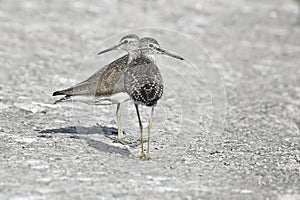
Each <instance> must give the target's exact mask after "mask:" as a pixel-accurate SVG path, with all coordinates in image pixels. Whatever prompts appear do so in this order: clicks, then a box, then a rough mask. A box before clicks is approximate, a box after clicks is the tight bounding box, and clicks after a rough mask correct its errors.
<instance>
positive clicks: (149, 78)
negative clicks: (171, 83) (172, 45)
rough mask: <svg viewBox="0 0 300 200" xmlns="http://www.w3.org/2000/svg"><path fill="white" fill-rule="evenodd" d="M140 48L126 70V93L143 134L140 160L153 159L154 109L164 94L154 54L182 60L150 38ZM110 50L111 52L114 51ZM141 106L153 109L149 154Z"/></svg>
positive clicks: (133, 54)
mask: <svg viewBox="0 0 300 200" xmlns="http://www.w3.org/2000/svg"><path fill="white" fill-rule="evenodd" d="M139 43H140V48H139V49H135V50H132V51H130V52H129V63H128V66H127V67H126V68H125V73H124V85H125V89H126V92H127V93H128V95H129V96H130V98H131V99H132V101H133V102H134V105H135V108H136V112H137V116H138V121H139V126H140V133H141V149H142V150H141V156H140V158H141V159H143V158H146V159H151V157H150V132H151V128H152V118H153V112H154V107H155V106H156V105H157V102H158V100H159V99H160V98H161V97H162V94H163V79H162V76H161V74H160V71H159V69H158V67H157V65H156V64H155V58H154V54H164V55H168V56H171V57H174V58H177V59H180V60H183V58H182V57H180V56H177V55H175V54H173V53H170V52H168V51H166V50H163V49H161V48H160V46H159V44H158V42H157V41H156V40H155V39H153V38H149V37H145V38H142V39H140V41H139ZM112 49H113V47H112V48H110V50H112ZM139 105H145V106H149V107H151V114H150V119H149V125H148V140H147V144H148V145H147V154H145V152H144V145H143V141H144V139H143V124H142V120H141V117H140V113H139V108H138V106H139Z"/></svg>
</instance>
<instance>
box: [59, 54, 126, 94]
mask: <svg viewBox="0 0 300 200" xmlns="http://www.w3.org/2000/svg"><path fill="white" fill-rule="evenodd" d="M127 63H128V55H125V56H123V57H121V58H118V59H117V60H115V61H113V62H112V63H110V64H108V65H106V66H104V67H103V68H101V69H100V70H98V71H97V72H96V73H94V74H93V75H92V76H91V77H89V78H88V79H87V80H85V81H83V82H81V83H78V84H76V85H74V86H72V87H70V88H68V89H65V90H60V91H56V92H54V93H53V96H56V95H66V96H76V95H91V96H96V97H99V96H109V95H112V94H116V93H119V92H125V91H126V90H125V87H124V71H125V68H126V66H127Z"/></svg>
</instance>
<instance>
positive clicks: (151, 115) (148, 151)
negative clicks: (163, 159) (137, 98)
mask: <svg viewBox="0 0 300 200" xmlns="http://www.w3.org/2000/svg"><path fill="white" fill-rule="evenodd" d="M153 112H154V106H153V107H152V109H151V114H150V119H149V125H148V148H147V159H151V157H150V132H151V129H152V118H153Z"/></svg>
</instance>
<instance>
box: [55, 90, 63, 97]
mask: <svg viewBox="0 0 300 200" xmlns="http://www.w3.org/2000/svg"><path fill="white" fill-rule="evenodd" d="M57 95H65V92H64V91H63V90H61V91H55V92H53V94H52V96H57Z"/></svg>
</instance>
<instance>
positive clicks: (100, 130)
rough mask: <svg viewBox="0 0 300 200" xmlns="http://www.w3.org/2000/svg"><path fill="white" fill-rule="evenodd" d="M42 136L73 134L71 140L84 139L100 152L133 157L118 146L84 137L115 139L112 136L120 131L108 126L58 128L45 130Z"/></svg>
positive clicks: (126, 150)
mask: <svg viewBox="0 0 300 200" xmlns="http://www.w3.org/2000/svg"><path fill="white" fill-rule="evenodd" d="M39 133H41V135H39V137H49V136H47V135H44V134H68V133H69V134H73V135H71V136H70V138H74V139H83V140H85V141H86V143H87V144H88V145H89V146H90V147H93V148H95V149H97V150H98V151H102V152H106V153H115V154H120V155H123V156H129V155H131V153H130V151H129V150H128V149H123V148H120V147H117V146H113V145H109V144H106V143H104V142H101V141H98V140H94V139H91V138H89V137H85V136H82V135H89V134H103V135H104V136H106V137H108V138H110V139H113V138H112V137H111V136H113V135H117V134H118V129H116V128H114V127H107V126H92V127H84V126H68V127H63V128H56V129H45V130H41V131H39Z"/></svg>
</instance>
